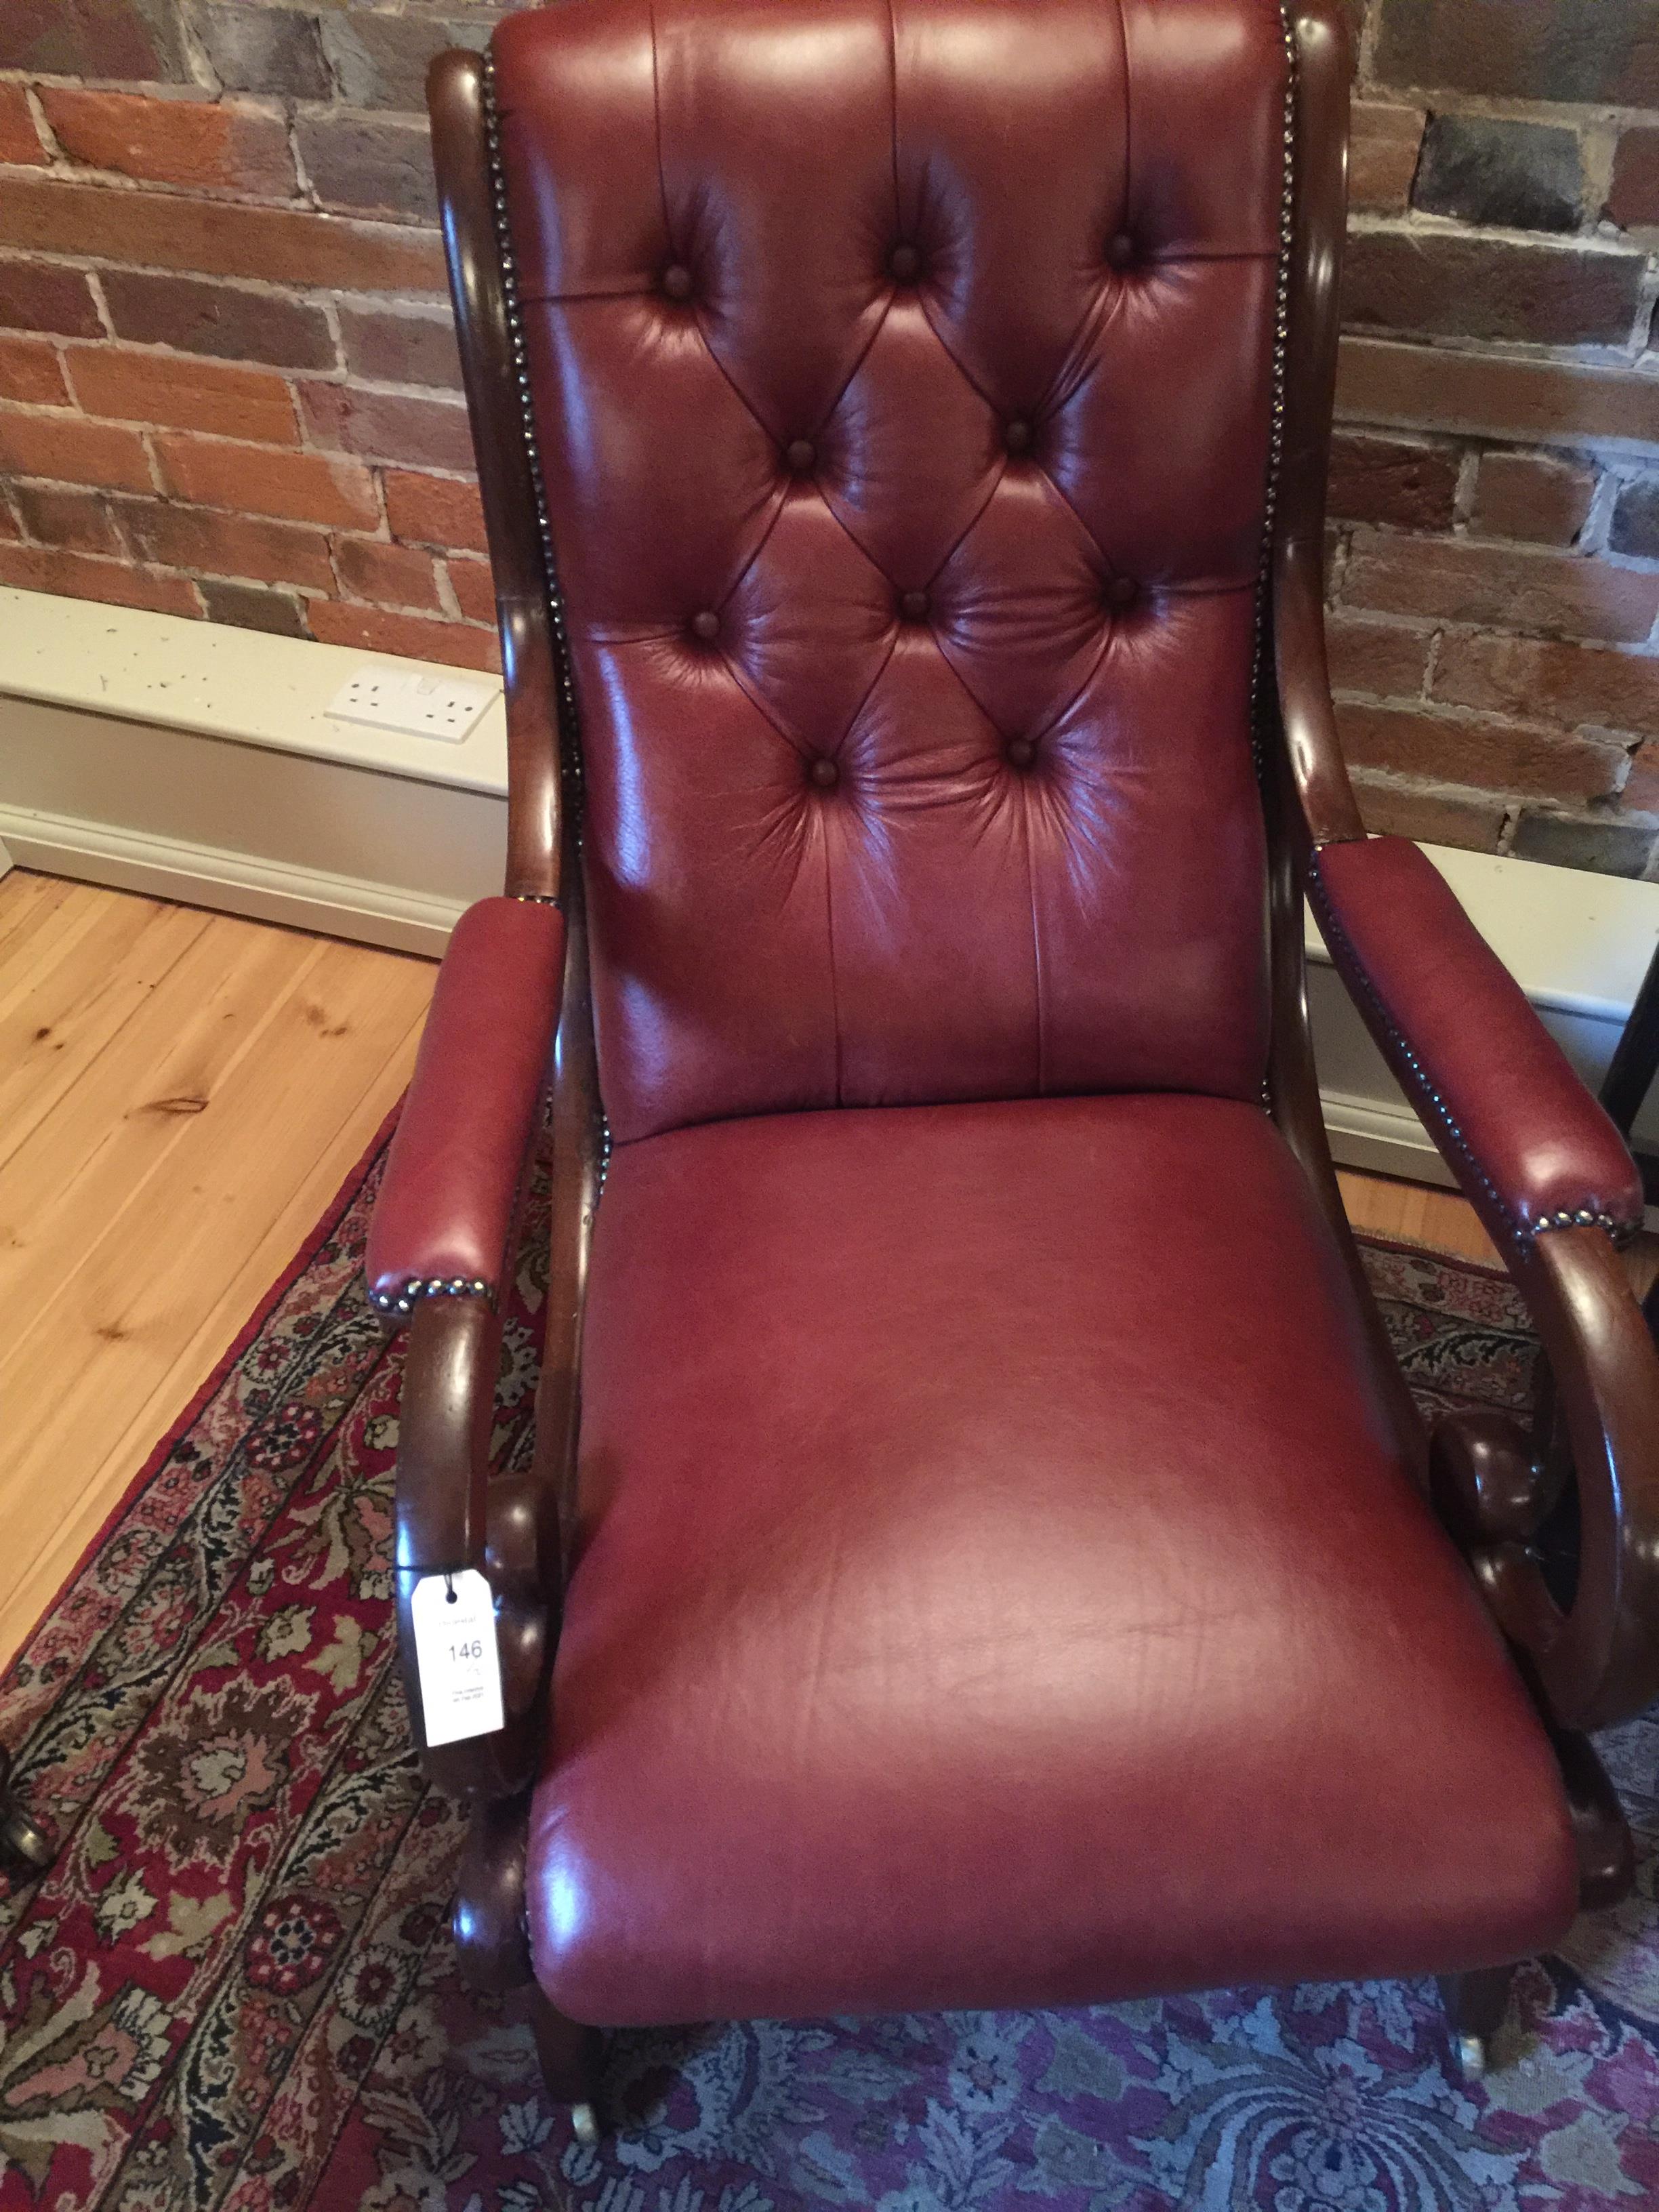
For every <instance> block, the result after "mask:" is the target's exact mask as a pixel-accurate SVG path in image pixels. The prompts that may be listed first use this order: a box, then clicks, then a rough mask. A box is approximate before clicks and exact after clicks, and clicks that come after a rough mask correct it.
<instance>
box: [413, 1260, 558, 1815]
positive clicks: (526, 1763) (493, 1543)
mask: <svg viewBox="0 0 1659 2212" xmlns="http://www.w3.org/2000/svg"><path fill="white" fill-rule="evenodd" d="M500 1367H501V1320H500V1317H499V1316H498V1315H497V1314H496V1313H495V1310H494V1308H493V1307H491V1306H490V1305H489V1304H487V1303H486V1302H485V1301H484V1300H483V1299H481V1298H428V1299H426V1300H425V1301H423V1302H422V1305H421V1307H420V1309H419V1310H418V1311H417V1312H416V1316H415V1318H414V1320H413V1322H411V1323H410V1330H409V1345H408V1355H407V1362H406V1364H405V1367H404V1395H403V1412H402V1416H401V1419H400V1422H399V1427H398V1480H397V1491H396V1496H395V1502H394V1508H393V1510H394V1518H395V1544H396V1574H397V1586H398V1647H399V1650H400V1653H401V1655H402V1658H403V1665H404V1687H405V1690H406V1691H407V1693H408V1697H409V1711H410V1721H411V1723H412V1724H413V1727H414V1730H415V1740H416V1745H417V1746H418V1747H419V1748H420V1755H421V1769H422V1772H423V1773H424V1774H425V1776H426V1777H427V1778H428V1781H430V1782H433V1783H435V1784H437V1785H438V1786H439V1788H441V1789H443V1790H448V1791H450V1792H452V1793H453V1795H455V1796H461V1797H469V1798H473V1799H493V1798H501V1797H510V1796H515V1795H517V1794H519V1793H520V1792H521V1791H522V1790H525V1789H526V1788H527V1787H528V1786H529V1784H530V1782H531V1781H532V1778H533V1777H534V1774H535V1771H536V1760H537V1758H538V1753H539V1751H540V1747H541V1732H542V1719H543V1716H542V1704H543V1693H544V1688H545V1684H546V1677H547V1669H548V1665H549V1662H550V1656H551V1650H552V1642H553V1636H552V1625H553V1614H554V1611H555V1607H556V1596H555V1595H554V1594H553V1593H554V1590H556V1584H554V1585H553V1587H552V1589H550V1588H549V1587H548V1586H547V1585H546V1584H544V1581H543V1577H542V1572H541V1568H540V1564H539V1562H540V1559H541V1557H542V1555H543V1553H544V1548H545V1546H546V1543H547V1541H548V1532H547V1531H546V1530H545V1529H544V1528H543V1527H542V1525H541V1524H542V1515H541V1513H540V1511H539V1510H538V1504H537V1495H536V1492H535V1491H534V1488H533V1486H532V1482H531V1480H530V1479H529V1478H527V1477H523V1476H514V1475H503V1476H501V1477H499V1478H498V1479H497V1480H494V1481H492V1480H490V1477H489V1436H490V1428H491V1423H492V1418H493V1413H494V1408H495V1379H496V1376H497V1374H498V1372H499V1370H500ZM468 1567H473V1568H477V1570H478V1571H480V1572H481V1573H483V1575H484V1576H485V1577H486V1578H487V1579H488V1581H489V1585H490V1588H491V1589H492V1590H493V1591H494V1593H495V1633H496V1642H497V1647H498V1649H499V1650H500V1654H501V1700H502V1706H503V1710H504V1713H505V1716H506V1719H505V1725H504V1726H503V1727H502V1728H501V1729H498V1730H497V1731H496V1732H495V1734H494V1735H484V1736H474V1737H472V1738H471V1739H470V1740H469V1741H466V1742H464V1743H450V1744H443V1745H440V1746H438V1747H435V1748H434V1747H430V1746H428V1744H427V1742H426V1730H425V1726H424V1719H423V1715H422V1706H421V1691H420V1681H419V1678H418V1675H417V1674H416V1668H415V1659H414V1652H415V1642H414V1637H413V1633H412V1632H411V1626H410V1617H409V1608H410V1597H411V1595H412V1594H413V1591H414V1588H415V1584H416V1583H417V1582H418V1581H419V1580H420V1579H421V1577H422V1576H423V1575H432V1574H448V1573H457V1572H459V1571H461V1570H463V1569H465V1568H468Z"/></svg>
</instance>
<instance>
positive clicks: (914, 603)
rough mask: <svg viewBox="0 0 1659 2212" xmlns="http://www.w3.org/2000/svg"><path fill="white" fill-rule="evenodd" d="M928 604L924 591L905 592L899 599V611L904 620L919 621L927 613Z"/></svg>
mask: <svg viewBox="0 0 1659 2212" xmlns="http://www.w3.org/2000/svg"><path fill="white" fill-rule="evenodd" d="M928 604H929V602H928V598H927V592H905V594H904V596H903V597H902V599H900V601H899V612H900V613H901V614H902V616H903V617H904V619H905V621H906V622H921V621H922V620H923V618H924V617H926V615H927V608H928Z"/></svg>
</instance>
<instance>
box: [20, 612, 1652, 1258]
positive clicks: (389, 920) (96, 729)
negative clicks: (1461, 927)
mask: <svg viewBox="0 0 1659 2212" xmlns="http://www.w3.org/2000/svg"><path fill="white" fill-rule="evenodd" d="M365 665H370V666H374V665H379V666H383V667H391V668H408V667H411V666H415V665H416V664H413V663H407V662H398V661H396V660H394V659H392V658H391V657H390V656H388V655H386V654H372V653H352V652H350V651H349V650H347V649H346V648H344V647H333V646H321V645H313V644H308V643H305V642H303V641H299V640H295V639H290V638H271V637H264V636H261V635H257V634H255V633H251V632H247V631H241V630H231V629H224V628H222V627H218V626H216V625H213V624H210V623H192V622H184V621H180V620H178V619H177V618H175V617H171V616H166V615H151V614H145V613H141V612H135V611H130V610H128V609H125V608H109V607H100V606H94V605H88V604H86V603H84V602H82V601H79V600H69V599H52V598H50V597H47V596H46V595H45V594H43V593H38V592H15V591H9V590H0V872H3V870H4V867H5V866H6V865H7V860H6V855H7V854H9V859H10V861H11V862H12V863H15V865H17V866H22V867H31V868H40V869H43V870H45V871H46V872H49V873H52V874H57V875H64V876H72V877H77V878H82V879H84V880H85V881H88V882H91V883H103V884H115V885H118V886H119V887H120V888H122V889H125V890H139V891H147V892H150V893H153V894H155V895H157V896H163V897H168V898H176V899H180V900H183V901H185V902H189V903H192V904H196V905H201V906H209V907H214V908H222V909H223V910H225V911H227V912H230V913H234V914H245V915H252V916H254V917H256V918H257V919H259V920H262V921H276V922H283V923H288V924H290V925H292V926H294V927H300V928H306V929H314V930H319V931H322V932H324V933H328V934H331V935H334V936H339V937H348V938H355V939H360V940H362V942H364V943H367V944H373V945H388V946H392V947H394V948H395V949H397V950H398V951H408V952H421V953H428V954H432V955H436V954H437V953H439V952H441V951H442V949H443V945H444V942H445V940H446V939H447V936H448V933H449V931H450V929H451V927H453V923H454V921H455V920H456V918H457V916H458V915H459V914H460V912H461V910H462V909H463V908H464V907H465V906H467V905H468V904H470V903H471V901H472V900H473V899H475V898H482V897H485V896H489V894H490V893H491V892H493V891H496V890H500V888H501V862H502V856H503V854H504V852H505V849H506V836H507V770H506V744H505V718H504V714H503V712H502V707H501V700H500V698H499V696H497V698H496V699H495V702H493V704H492V706H491V708H490V709H489V713H488V714H486V715H485V717H484V719H483V722H481V723H480V725H479V726H478V727H477V730H476V731H475V732H473V733H472V735H471V737H470V738H468V740H467V741H466V742H465V744H459V745H451V744H442V743H439V742H436V741H435V740H432V739H429V738H403V737H398V736H394V735H390V734H387V733H383V732H376V731H373V730H367V729H363V728H361V727H356V726H353V725H350V724H348V723H342V722H337V721H335V720H331V718H330V716H329V715H328V714H327V713H326V706H327V702H328V701H329V700H330V699H331V697H332V696H334V694H335V693H336V692H337V690H339V688H340V686H341V685H342V684H343V683H344V682H345V680H346V679H347V678H348V677H349V676H350V675H352V674H353V673H355V672H356V671H359V670H361V669H362V668H363V667H364V666H365ZM1428 850H1429V852H1430V854H1431V858H1432V859H1433V860H1434V861H1435V862H1436V864H1437V866H1439V867H1440V868H1441V869H1442V870H1443V872H1444V873H1445V874H1446V876H1447V877H1448V878H1449V881H1450V883H1451V884H1452V887H1453V889H1454V890H1455V891H1456V892H1457V894H1458V896H1460V897H1461V898H1462V901H1463V902H1464V904H1465V905H1466V906H1467V907H1468V909H1469V912H1470V914H1471V915H1473V917H1474V921H1476V923H1477V925H1478V926H1479V927H1480V929H1481V931H1482V932H1483V933H1484V934H1485V935H1486V939H1487V940H1488V942H1489V943H1491V944H1492V946H1493V947H1494V949H1495V950H1496V951H1498V955H1499V957H1501V958H1502V959H1503V960H1504V962H1505V963H1506V965H1507V966H1508V967H1509V969H1510V972H1511V973H1512V974H1513V975H1515V976H1516V979H1517V980H1518V981H1519V982H1520V983H1521V985H1522V988H1523V989H1524V990H1525V991H1526V992H1527V994H1528V997H1529V998H1530V999H1531V1000H1532V1001H1533V1003H1534V1006H1536V1007H1537V1008H1538V1010H1539V1012H1540V1013H1541V1015H1542V1017H1543V1018H1544V1020H1545V1022H1546V1023H1547V1025H1548V1026H1549V1028H1550V1029H1551V1030H1552V1031H1553V1033H1554V1034H1555V1036H1557V1037H1558V1038H1559V1040H1560V1042H1561V1043H1562V1044H1563V1046H1564V1047H1565V1049H1566V1051H1567V1053H1568V1054H1569V1056H1570V1057H1571V1059H1572V1060H1573V1061H1574V1063H1575V1065H1576V1066H1577V1067H1578V1068H1579V1070H1580V1072H1581V1073H1583V1075H1584V1076H1585V1078H1586V1079H1588V1080H1589V1082H1590V1083H1591V1084H1595V1083H1598V1082H1599V1081H1600V1079H1601V1075H1602V1074H1603V1073H1605V1071H1606V1068H1607V1061H1608V1060H1609V1059H1610V1058H1611V1056H1612V1054H1613V1048H1614V1047H1615V1045H1616V1044H1617V1042H1618V1041H1619V1036H1620V1030H1621V1029H1622V1027H1623V1024H1624V1021H1625V1018H1626V1014H1627V1013H1628V1012H1629V1009H1630V1005H1631V1001H1632V998H1633V997H1634V995H1635V992H1636V989H1637V987H1638V985H1639V983H1640V981H1641V979H1642V976H1643V975H1644V972H1645V969H1646V966H1647V963H1648V960H1649V958H1650V957H1651V955H1652V953H1653V951H1654V948H1655V945H1656V943H1659V884H1632V883H1626V882H1624V881H1622V880H1620V879H1619V878H1608V877H1601V876H1592V875H1587V874H1583V873H1581V872H1577V871H1574V870H1569V869H1564V868H1549V867H1544V866H1540V865H1539V864H1538V863H1536V862H1533V861H1520V860H1495V859H1492V857H1490V856H1489V855H1486V854H1476V853H1462V852H1454V851H1451V850H1449V849H1447V848H1442V847H1430V848H1428ZM1308 945H1309V951H1310V955H1311V965H1310V977H1309V999H1310V1008H1311V1012H1312V1018H1313V1025H1314V1037H1315V1042H1316V1049H1317V1053H1318V1057H1319V1066H1320V1071H1321V1079H1322V1096H1323V1098H1324V1103H1325V1118H1326V1121H1327V1124H1328V1127H1329V1130H1330V1133H1331V1141H1332V1148H1333V1150H1334V1152H1335V1153H1336V1156H1337V1158H1338V1159H1339V1160H1340V1161H1341V1162H1343V1163H1344V1164H1346V1165H1348V1166H1352V1167H1358V1168H1365V1169H1370V1170H1374V1171H1376V1172H1378V1173H1382V1174H1389V1175H1398V1176H1411V1177H1413V1178H1414V1179H1416V1180H1418V1181H1422V1182H1443V1183H1449V1182H1451V1180H1452V1178H1451V1176H1450V1175H1449V1173H1448V1171H1447V1170H1445V1168H1444V1167H1443V1164H1442V1163H1441V1160H1440V1156H1439V1154H1438V1152H1437V1151H1436V1150H1435V1148H1434V1146H1433V1145H1432V1143H1431V1141H1430V1139H1429V1137H1428V1136H1427V1134H1426V1133H1425V1130H1424V1128H1423V1127H1422V1124H1421V1123H1420V1122H1419V1120H1418V1118H1417V1116H1416V1115H1415V1113H1414V1112H1413V1110H1412V1109H1411V1108H1410V1106H1408V1105H1407V1103H1406V1101H1405V1098H1404V1097H1403V1096H1402V1095H1401V1091H1400V1090H1399V1088H1398V1087H1397V1085H1395V1082H1394V1079H1393V1078H1392V1077H1391V1076H1390V1075H1389V1073H1388V1070H1387V1068H1386V1067H1385V1066H1383V1061H1382V1059H1381V1057H1380V1056H1379V1054H1377V1052H1376V1048H1375V1047H1374V1046H1373V1045H1372V1043H1371V1042H1370V1037H1369V1036H1368V1035H1367V1034H1366V1032H1365V1030H1364V1024H1363V1023H1362V1022H1361V1021H1360V1019H1359V1017H1358V1013H1357V1012H1355V1010H1354V1008H1353V1006H1352V1003H1351V1002H1350V1000H1349V999H1348V996H1347V994H1346V991H1345V990H1344V989H1343V987H1342V986H1341V984H1340V981H1339V980H1338V978H1337V976H1336V975H1335V973H1334V970H1333V969H1331V967H1330V965H1329V963H1328V957H1327V955H1326V953H1325V949H1324V946H1323V945H1322V943H1321V942H1320V939H1319V936H1318V933H1317V932H1316V930H1315V929H1314V927H1313V926H1312V924H1311V922H1310V925H1309V933H1308ZM1493 1073H1494V1077H1495V1078H1496V1079H1500V1080H1501V1077H1502V1071H1501V1069H1496V1068H1495V1069H1494V1071H1493ZM1638 1138H1639V1139H1642V1140H1643V1141H1644V1142H1645V1143H1646V1144H1647V1145H1648V1146H1650V1147H1651V1148H1654V1149H1659V1104H1656V1102H1655V1101H1651V1100H1650V1102H1649V1106H1648V1109H1647V1111H1646V1113H1645V1115H1644V1118H1643V1120H1642V1121H1641V1122H1640V1123H1638ZM1650 1225H1654V1222H1653V1220H1652V1219H1651V1218H1650Z"/></svg>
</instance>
